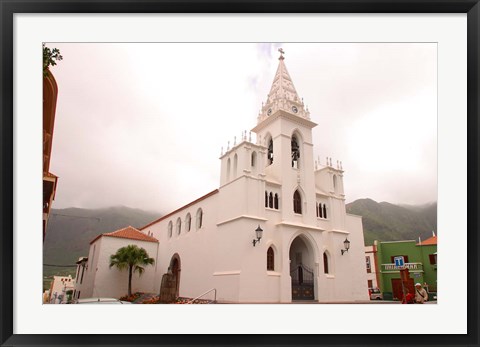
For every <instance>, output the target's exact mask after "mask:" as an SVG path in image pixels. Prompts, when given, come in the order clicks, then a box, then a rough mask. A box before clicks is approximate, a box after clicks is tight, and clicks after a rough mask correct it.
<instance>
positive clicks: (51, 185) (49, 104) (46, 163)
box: [43, 69, 58, 241]
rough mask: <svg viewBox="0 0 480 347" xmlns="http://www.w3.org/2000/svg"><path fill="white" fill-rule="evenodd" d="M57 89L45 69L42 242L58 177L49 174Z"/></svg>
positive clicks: (50, 74) (51, 76) (52, 78)
mask: <svg viewBox="0 0 480 347" xmlns="http://www.w3.org/2000/svg"><path fill="white" fill-rule="evenodd" d="M57 95H58V87H57V82H56V81H55V78H54V77H53V75H52V73H51V72H50V71H49V70H48V69H47V74H46V76H44V78H43V240H44V241H45V231H46V229H47V221H48V216H49V215H50V209H51V206H52V201H53V199H55V190H56V188H57V180H58V177H57V176H55V175H54V174H52V173H51V172H50V155H51V153H52V140H53V128H54V124H55V110H56V108H57Z"/></svg>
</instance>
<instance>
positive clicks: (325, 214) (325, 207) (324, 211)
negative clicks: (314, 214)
mask: <svg viewBox="0 0 480 347" xmlns="http://www.w3.org/2000/svg"><path fill="white" fill-rule="evenodd" d="M323 218H325V219H327V205H325V204H323Z"/></svg>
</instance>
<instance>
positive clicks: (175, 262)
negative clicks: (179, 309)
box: [169, 253, 181, 298]
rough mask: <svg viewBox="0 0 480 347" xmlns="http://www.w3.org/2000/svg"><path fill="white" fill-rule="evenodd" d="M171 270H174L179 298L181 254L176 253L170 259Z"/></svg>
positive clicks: (176, 295) (174, 279) (176, 294)
mask: <svg viewBox="0 0 480 347" xmlns="http://www.w3.org/2000/svg"><path fill="white" fill-rule="evenodd" d="M169 268H170V271H171V272H172V275H173V281H174V283H175V297H177V298H178V296H179V292H180V271H181V267H180V256H179V255H178V254H177V253H175V254H174V255H173V257H172V259H171V260H170V267H169Z"/></svg>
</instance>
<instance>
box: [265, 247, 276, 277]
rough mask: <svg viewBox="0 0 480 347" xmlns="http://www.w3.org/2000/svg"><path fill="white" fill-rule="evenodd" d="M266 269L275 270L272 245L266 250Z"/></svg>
mask: <svg viewBox="0 0 480 347" xmlns="http://www.w3.org/2000/svg"><path fill="white" fill-rule="evenodd" d="M267 270H268V271H274V270H275V253H274V251H273V248H272V247H269V248H268V251H267Z"/></svg>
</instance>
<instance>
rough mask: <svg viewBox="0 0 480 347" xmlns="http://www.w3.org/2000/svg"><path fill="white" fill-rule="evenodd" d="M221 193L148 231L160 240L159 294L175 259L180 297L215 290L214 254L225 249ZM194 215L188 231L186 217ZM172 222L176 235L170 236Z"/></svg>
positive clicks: (170, 217)
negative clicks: (178, 227) (219, 228)
mask: <svg viewBox="0 0 480 347" xmlns="http://www.w3.org/2000/svg"><path fill="white" fill-rule="evenodd" d="M217 199H218V193H217V194H214V195H212V196H209V197H207V198H205V199H202V200H200V201H198V202H197V203H195V204H193V205H191V206H188V207H186V208H184V209H182V210H180V211H178V212H176V213H174V214H172V215H170V216H168V217H167V218H165V219H162V220H160V221H159V222H157V223H155V224H152V225H150V226H148V227H147V228H144V229H143V230H142V231H143V232H145V233H147V232H152V233H153V237H155V238H156V239H158V240H159V251H158V256H157V271H156V275H155V278H154V280H153V283H154V288H153V291H154V292H155V293H159V292H160V284H161V280H162V276H163V275H164V274H165V273H167V271H168V268H169V266H170V265H171V261H172V259H173V257H174V256H175V257H177V256H178V258H179V260H180V286H179V296H181V297H190V298H193V297H196V296H198V295H201V294H203V293H204V292H206V291H207V290H209V289H212V288H213V287H214V283H213V278H212V277H213V272H214V259H215V258H214V254H215V252H216V250H217V249H218V248H219V247H223V245H222V244H220V243H219V240H218V238H217V230H216V222H217V220H218V203H217ZM199 208H201V210H202V213H203V216H202V226H201V228H197V217H196V216H197V211H198V210H199ZM187 214H190V216H191V229H190V231H186V228H185V226H186V223H185V220H186V216H187ZM178 218H180V220H181V221H182V225H181V230H180V234H178V233H177V230H176V221H177V219H178ZM170 221H171V222H172V225H173V230H172V236H171V237H169V234H168V224H169V222H170Z"/></svg>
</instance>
